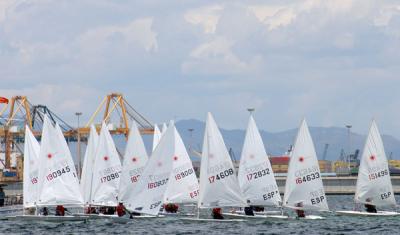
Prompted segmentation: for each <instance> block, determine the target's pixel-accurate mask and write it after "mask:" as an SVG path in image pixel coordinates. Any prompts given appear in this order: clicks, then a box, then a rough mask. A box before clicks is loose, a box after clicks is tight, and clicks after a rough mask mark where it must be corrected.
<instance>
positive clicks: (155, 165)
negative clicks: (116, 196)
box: [125, 124, 175, 215]
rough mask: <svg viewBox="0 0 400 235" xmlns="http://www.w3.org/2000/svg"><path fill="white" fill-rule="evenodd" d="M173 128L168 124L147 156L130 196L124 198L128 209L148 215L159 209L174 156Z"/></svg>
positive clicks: (155, 213)
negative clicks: (155, 146) (149, 155)
mask: <svg viewBox="0 0 400 235" xmlns="http://www.w3.org/2000/svg"><path fill="white" fill-rule="evenodd" d="M174 128H175V127H174V125H173V124H172V125H170V127H169V128H168V129H167V131H166V132H165V135H164V136H163V138H161V140H160V143H159V144H158V146H157V148H156V149H155V150H154V152H153V154H152V155H151V157H150V158H149V160H148V162H147V164H146V167H145V168H144V170H143V173H142V175H141V176H140V178H139V182H138V184H137V185H136V186H135V188H134V190H133V191H132V193H131V197H130V198H128V199H127V200H126V203H125V206H126V208H127V209H128V210H130V211H135V212H139V213H144V214H150V215H157V214H158V212H159V211H160V207H161V205H162V203H163V198H164V194H165V191H166V190H167V186H168V181H169V178H170V175H171V172H172V168H173V162H174V157H175V151H174V146H175V143H174V142H175V131H174Z"/></svg>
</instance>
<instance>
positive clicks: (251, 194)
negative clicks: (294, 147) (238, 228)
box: [224, 115, 288, 218]
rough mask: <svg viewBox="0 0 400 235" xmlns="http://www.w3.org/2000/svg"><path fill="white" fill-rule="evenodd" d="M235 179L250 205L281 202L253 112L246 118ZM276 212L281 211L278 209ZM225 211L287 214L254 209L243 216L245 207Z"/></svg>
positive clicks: (278, 204) (241, 214)
mask: <svg viewBox="0 0 400 235" xmlns="http://www.w3.org/2000/svg"><path fill="white" fill-rule="evenodd" d="M238 180H239V186H240V188H241V190H242V192H243V195H244V197H245V199H246V202H247V203H248V204H249V205H254V206H263V207H264V206H272V207H280V205H281V204H282V199H281V196H280V194H279V189H278V185H277V184H276V180H275V176H274V173H273V171H272V167H271V163H270V161H269V159H268V156H267V153H266V151H265V147H264V144H263V141H262V138H261V135H260V132H259V131H258V128H257V125H256V123H255V121H254V118H253V116H252V115H251V116H250V118H249V124H248V126H247V131H246V136H245V140H244V145H243V150H242V156H241V158H240V165H239V173H238ZM277 212H278V213H281V211H277ZM270 213H273V212H270ZM275 213H276V212H275ZM224 214H226V215H231V216H239V217H249V218H268V217H270V218H288V217H287V216H283V215H269V214H267V213H265V212H262V213H257V212H254V214H255V215H254V216H246V215H244V211H234V212H233V213H224Z"/></svg>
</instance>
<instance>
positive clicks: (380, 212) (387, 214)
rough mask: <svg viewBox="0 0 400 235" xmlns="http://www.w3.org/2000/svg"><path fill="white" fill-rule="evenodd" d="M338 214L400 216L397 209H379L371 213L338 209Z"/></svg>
mask: <svg viewBox="0 0 400 235" xmlns="http://www.w3.org/2000/svg"><path fill="white" fill-rule="evenodd" d="M335 213H336V214H337V215H348V216H399V215H400V213H398V212H395V211H378V212H377V213H370V212H365V211H336V212H335Z"/></svg>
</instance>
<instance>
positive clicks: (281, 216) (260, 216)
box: [222, 213, 289, 219]
mask: <svg viewBox="0 0 400 235" xmlns="http://www.w3.org/2000/svg"><path fill="white" fill-rule="evenodd" d="M222 215H224V216H226V217H236V218H246V219H247V218H248V219H289V216H286V215H257V214H255V215H254V216H251V215H245V214H236V213H222Z"/></svg>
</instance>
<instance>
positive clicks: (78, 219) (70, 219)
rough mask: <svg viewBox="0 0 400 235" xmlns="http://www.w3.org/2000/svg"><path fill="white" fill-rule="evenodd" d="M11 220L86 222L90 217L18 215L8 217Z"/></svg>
mask: <svg viewBox="0 0 400 235" xmlns="http://www.w3.org/2000/svg"><path fill="white" fill-rule="evenodd" d="M7 219H9V220H24V221H46V222H84V221H87V220H88V219H89V217H88V216H72V215H66V216H55V215H47V216H44V215H17V216H9V217H7Z"/></svg>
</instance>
